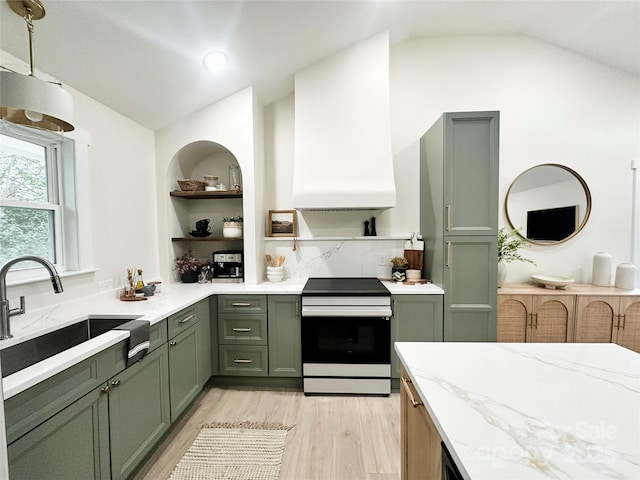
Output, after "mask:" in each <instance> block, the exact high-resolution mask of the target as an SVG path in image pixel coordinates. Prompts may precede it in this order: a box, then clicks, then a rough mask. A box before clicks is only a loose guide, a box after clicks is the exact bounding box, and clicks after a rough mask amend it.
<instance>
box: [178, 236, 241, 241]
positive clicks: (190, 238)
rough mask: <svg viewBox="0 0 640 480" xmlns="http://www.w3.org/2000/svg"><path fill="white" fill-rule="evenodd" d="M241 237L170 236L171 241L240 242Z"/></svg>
mask: <svg viewBox="0 0 640 480" xmlns="http://www.w3.org/2000/svg"><path fill="white" fill-rule="evenodd" d="M242 240H243V239H242V238H227V237H214V236H211V237H172V238H171V241H172V242H241V241H242Z"/></svg>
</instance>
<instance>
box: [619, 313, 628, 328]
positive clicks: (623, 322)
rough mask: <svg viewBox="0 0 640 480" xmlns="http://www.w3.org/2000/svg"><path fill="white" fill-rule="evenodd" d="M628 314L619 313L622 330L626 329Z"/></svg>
mask: <svg viewBox="0 0 640 480" xmlns="http://www.w3.org/2000/svg"><path fill="white" fill-rule="evenodd" d="M626 316H627V315H626V314H624V315H620V314H618V328H621V329H622V330H624V325H625V323H626ZM620 320H622V322H621V321H620Z"/></svg>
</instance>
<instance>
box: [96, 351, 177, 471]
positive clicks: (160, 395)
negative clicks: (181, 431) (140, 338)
mask: <svg viewBox="0 0 640 480" xmlns="http://www.w3.org/2000/svg"><path fill="white" fill-rule="evenodd" d="M167 357H168V352H167V344H166V343H165V344H164V345H163V346H161V347H159V348H157V349H156V350H154V351H153V352H151V353H149V354H148V355H146V356H145V357H144V358H143V359H142V360H140V361H138V362H136V363H135V364H133V365H132V366H131V367H129V368H127V369H126V370H124V371H122V372H120V373H119V374H118V375H116V376H115V377H113V378H112V379H111V381H110V382H109V430H110V433H111V472H112V478H113V479H114V480H116V479H124V478H128V477H129V476H130V474H131V473H132V472H133V471H134V470H135V469H136V467H137V466H138V465H139V464H140V463H141V461H142V460H143V459H144V457H145V456H146V455H147V454H148V453H149V452H150V451H151V449H152V448H153V447H154V446H155V444H156V443H157V442H158V440H160V437H162V435H163V434H164V432H165V431H166V430H167V429H168V428H169V425H170V417H169V375H168V365H167Z"/></svg>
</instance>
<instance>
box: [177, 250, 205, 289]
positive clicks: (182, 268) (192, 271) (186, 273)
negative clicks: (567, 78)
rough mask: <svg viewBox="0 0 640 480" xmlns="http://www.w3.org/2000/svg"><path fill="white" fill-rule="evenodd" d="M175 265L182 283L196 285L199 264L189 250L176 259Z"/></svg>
mask: <svg viewBox="0 0 640 480" xmlns="http://www.w3.org/2000/svg"><path fill="white" fill-rule="evenodd" d="M175 264H176V270H177V272H178V273H179V274H180V279H181V280H182V283H196V282H197V281H198V272H199V270H200V263H199V262H198V259H197V258H196V257H194V256H193V253H192V252H191V250H189V251H188V252H187V253H185V254H184V255H181V256H179V257H177V258H176V261H175Z"/></svg>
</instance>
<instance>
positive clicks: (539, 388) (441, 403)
mask: <svg viewBox="0 0 640 480" xmlns="http://www.w3.org/2000/svg"><path fill="white" fill-rule="evenodd" d="M395 348H396V351H397V352H398V355H399V357H400V359H401V361H402V363H403V365H404V366H405V368H406V370H407V373H408V375H409V376H410V377H411V380H412V382H413V383H414V386H415V387H416V390H417V392H418V394H419V395H420V397H421V400H422V401H423V402H424V404H425V407H426V409H427V411H428V412H429V415H430V416H431V418H432V420H433V421H434V423H435V425H436V427H437V429H438V432H439V433H440V436H441V438H442V440H443V441H444V443H445V444H446V445H447V447H448V449H449V450H450V452H451V454H452V456H453V458H454V461H455V462H456V464H457V466H458V468H459V469H460V471H461V473H462V475H463V476H464V478H466V479H467V480H498V479H505V480H529V479H575V480H587V479H605V478H606V479H629V480H638V479H640V354H638V353H635V352H632V351H631V350H627V349H625V348H623V347H620V346H618V345H615V344H579V343H576V344H533V343H531V344H506V343H482V344H480V343H408V342H403V343H396V346H395Z"/></svg>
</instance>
